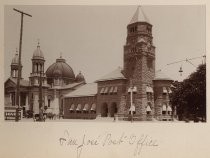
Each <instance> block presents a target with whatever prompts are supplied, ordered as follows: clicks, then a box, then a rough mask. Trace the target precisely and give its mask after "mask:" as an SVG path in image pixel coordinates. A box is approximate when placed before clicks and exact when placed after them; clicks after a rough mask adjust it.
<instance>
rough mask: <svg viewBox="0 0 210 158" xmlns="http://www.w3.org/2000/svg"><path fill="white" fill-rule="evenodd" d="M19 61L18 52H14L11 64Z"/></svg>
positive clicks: (16, 63)
mask: <svg viewBox="0 0 210 158" xmlns="http://www.w3.org/2000/svg"><path fill="white" fill-rule="evenodd" d="M18 63H19V55H18V53H17V52H16V54H15V56H14V57H13V58H12V63H11V65H18Z"/></svg>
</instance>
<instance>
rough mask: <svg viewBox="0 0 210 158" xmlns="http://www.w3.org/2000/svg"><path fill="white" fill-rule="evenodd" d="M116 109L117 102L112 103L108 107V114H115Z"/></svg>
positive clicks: (112, 115)
mask: <svg viewBox="0 0 210 158" xmlns="http://www.w3.org/2000/svg"><path fill="white" fill-rule="evenodd" d="M117 111H118V109H117V103H112V105H111V107H110V116H111V117H114V114H116V113H117Z"/></svg>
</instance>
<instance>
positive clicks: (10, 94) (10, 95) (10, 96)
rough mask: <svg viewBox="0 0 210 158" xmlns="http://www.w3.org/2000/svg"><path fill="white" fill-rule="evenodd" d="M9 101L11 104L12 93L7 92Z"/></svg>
mask: <svg viewBox="0 0 210 158" xmlns="http://www.w3.org/2000/svg"><path fill="white" fill-rule="evenodd" d="M9 103H11V105H12V93H9Z"/></svg>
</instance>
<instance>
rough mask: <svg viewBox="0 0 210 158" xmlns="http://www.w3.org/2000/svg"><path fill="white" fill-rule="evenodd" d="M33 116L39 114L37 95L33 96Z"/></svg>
mask: <svg viewBox="0 0 210 158" xmlns="http://www.w3.org/2000/svg"><path fill="white" fill-rule="evenodd" d="M33 106H34V107H33V111H34V114H39V96H38V95H37V94H35V95H34V104H33Z"/></svg>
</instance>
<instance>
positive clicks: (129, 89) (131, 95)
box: [128, 83, 137, 122]
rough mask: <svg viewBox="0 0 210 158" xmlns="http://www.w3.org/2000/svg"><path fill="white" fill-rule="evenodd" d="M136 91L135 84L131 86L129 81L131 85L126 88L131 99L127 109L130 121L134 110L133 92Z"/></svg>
mask: <svg viewBox="0 0 210 158" xmlns="http://www.w3.org/2000/svg"><path fill="white" fill-rule="evenodd" d="M134 92H137V88H136V86H133V84H132V83H131V86H130V87H129V88H128V93H130V100H131V106H130V109H129V111H130V112H131V122H133V113H134V111H135V106H134V105H133V93H134Z"/></svg>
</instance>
